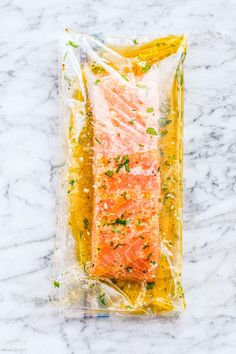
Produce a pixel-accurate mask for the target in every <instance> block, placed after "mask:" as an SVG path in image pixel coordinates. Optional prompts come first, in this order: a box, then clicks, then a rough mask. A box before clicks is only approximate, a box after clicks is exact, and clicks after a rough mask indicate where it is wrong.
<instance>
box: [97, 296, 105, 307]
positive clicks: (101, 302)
mask: <svg viewBox="0 0 236 354" xmlns="http://www.w3.org/2000/svg"><path fill="white" fill-rule="evenodd" d="M98 301H99V303H100V305H101V306H106V304H107V303H106V295H105V293H103V294H102V295H100V296H99V297H98Z"/></svg>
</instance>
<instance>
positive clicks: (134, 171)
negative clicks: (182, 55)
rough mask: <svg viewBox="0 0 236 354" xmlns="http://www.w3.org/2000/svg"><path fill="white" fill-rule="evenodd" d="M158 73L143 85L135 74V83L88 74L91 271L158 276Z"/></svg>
mask: <svg viewBox="0 0 236 354" xmlns="http://www.w3.org/2000/svg"><path fill="white" fill-rule="evenodd" d="M157 75H158V72H157V71H153V72H149V73H148V74H146V75H145V77H143V79H142V85H139V87H140V86H141V88H139V87H137V86H136V84H135V82H134V78H133V79H132V85H131V84H127V83H126V82H125V80H123V81H124V82H122V80H117V78H114V77H112V75H111V74H105V75H102V76H101V77H100V78H99V80H98V79H97V76H96V77H95V76H94V75H93V74H92V73H91V72H90V73H89V74H88V77H89V78H88V94H89V96H90V101H91V102H92V103H93V105H92V110H93V117H94V160H93V174H94V181H95V183H94V217H93V227H92V265H91V267H90V271H89V273H90V275H91V276H96V277H108V278H114V279H120V280H130V281H152V280H154V279H155V274H156V269H157V266H158V256H159V237H158V233H159V231H158V209H159V205H158V203H159V193H160V174H159V159H158V150H157V135H156V132H157V131H158V115H159V104H158V94H157V92H158V89H157ZM145 86H146V89H145ZM147 86H148V89H147Z"/></svg>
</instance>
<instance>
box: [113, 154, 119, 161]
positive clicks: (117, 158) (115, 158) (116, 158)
mask: <svg viewBox="0 0 236 354" xmlns="http://www.w3.org/2000/svg"><path fill="white" fill-rule="evenodd" d="M119 159H120V155H119V156H116V157H114V160H115V162H117V163H118V162H119Z"/></svg>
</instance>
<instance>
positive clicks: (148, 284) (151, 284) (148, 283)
mask: <svg viewBox="0 0 236 354" xmlns="http://www.w3.org/2000/svg"><path fill="white" fill-rule="evenodd" d="M154 285H155V282H154V281H149V282H147V286H146V289H147V290H150V289H153V288H154Z"/></svg>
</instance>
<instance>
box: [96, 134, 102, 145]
mask: <svg viewBox="0 0 236 354" xmlns="http://www.w3.org/2000/svg"><path fill="white" fill-rule="evenodd" d="M95 140H96V142H97V143H98V144H101V142H100V141H99V140H98V138H97V137H96V136H95Z"/></svg>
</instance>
